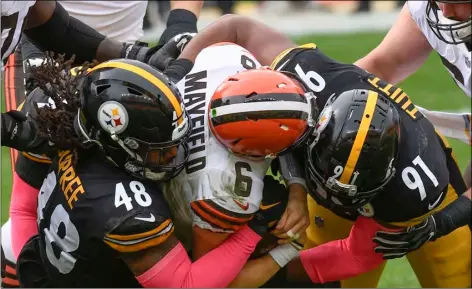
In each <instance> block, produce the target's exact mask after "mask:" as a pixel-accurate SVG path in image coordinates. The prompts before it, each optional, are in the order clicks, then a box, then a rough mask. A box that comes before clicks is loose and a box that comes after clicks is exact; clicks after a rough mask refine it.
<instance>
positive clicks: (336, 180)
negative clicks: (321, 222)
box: [306, 90, 400, 211]
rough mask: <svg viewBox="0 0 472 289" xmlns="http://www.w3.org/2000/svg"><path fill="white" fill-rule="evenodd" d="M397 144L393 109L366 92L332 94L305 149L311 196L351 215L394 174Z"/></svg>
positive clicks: (397, 120)
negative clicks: (349, 212)
mask: <svg viewBox="0 0 472 289" xmlns="http://www.w3.org/2000/svg"><path fill="white" fill-rule="evenodd" d="M399 141H400V117H399V114H398V111H397V108H396V107H395V106H394V105H393V104H392V103H391V102H390V101H389V100H388V99H387V98H386V97H384V96H382V95H380V94H378V93H377V92H374V91H370V90H350V91H346V92H343V93H341V94H338V95H333V96H331V97H330V99H329V100H328V102H327V104H326V105H325V107H324V109H323V111H322V112H321V114H320V117H319V119H318V123H317V125H316V126H315V132H314V134H313V137H311V138H310V139H309V141H308V143H307V146H306V153H307V157H308V160H307V162H306V173H307V176H306V179H307V180H308V185H309V191H310V194H311V195H312V196H313V197H314V199H315V200H316V201H317V202H318V203H319V204H320V205H322V206H324V207H326V208H328V209H332V210H339V209H340V210H342V211H355V210H357V209H358V208H360V207H362V206H363V205H365V204H367V203H368V202H369V201H370V200H371V199H372V198H373V197H375V195H376V194H377V193H379V192H380V191H381V190H382V188H383V187H384V186H385V185H386V184H387V183H388V182H389V181H390V180H391V179H392V177H393V176H394V174H395V160H396V158H397V153H398V144H399Z"/></svg>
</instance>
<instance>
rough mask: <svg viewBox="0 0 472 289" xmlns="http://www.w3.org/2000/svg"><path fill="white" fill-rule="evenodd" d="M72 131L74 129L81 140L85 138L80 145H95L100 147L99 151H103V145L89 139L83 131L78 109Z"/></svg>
mask: <svg viewBox="0 0 472 289" xmlns="http://www.w3.org/2000/svg"><path fill="white" fill-rule="evenodd" d="M74 129H75V132H76V133H78V134H79V135H81V136H82V137H83V138H85V140H84V141H83V142H82V144H84V145H88V144H96V145H98V146H99V147H100V149H102V150H103V145H102V144H101V143H100V142H99V141H98V140H95V139H92V138H90V136H89V134H88V133H87V131H86V130H85V128H84V126H83V124H82V121H81V120H80V108H79V110H78V112H77V115H76V116H75V119H74Z"/></svg>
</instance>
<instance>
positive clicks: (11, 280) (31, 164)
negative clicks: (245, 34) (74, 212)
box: [2, 1, 203, 287]
mask: <svg viewBox="0 0 472 289" xmlns="http://www.w3.org/2000/svg"><path fill="white" fill-rule="evenodd" d="M59 2H60V4H61V5H62V6H64V9H65V10H66V11H67V12H68V13H69V14H70V15H71V16H72V17H75V18H77V19H78V20H80V21H82V22H84V23H86V24H88V25H90V26H91V27H92V28H93V29H95V30H97V32H99V33H102V34H103V35H106V36H107V37H108V38H110V39H112V40H115V41H119V42H125V43H129V44H131V43H135V42H136V41H137V40H138V39H139V38H140V37H141V36H142V34H143V31H142V22H143V17H144V14H145V12H146V8H147V1H128V2H123V1H59ZM26 3H27V2H21V3H17V4H18V5H17V6H12V7H13V8H18V9H20V8H21V7H23V6H22V5H23V4H26ZM202 4H203V1H172V3H171V9H172V11H171V13H170V15H169V18H168V21H167V29H166V30H165V32H164V33H163V35H162V36H161V39H160V42H162V43H165V42H167V41H169V39H170V38H171V37H173V36H175V35H176V34H179V33H186V32H187V33H193V32H196V31H197V28H196V21H197V18H198V16H199V12H200V9H201V6H202ZM6 6H7V7H8V5H6ZM2 7H3V5H2ZM24 7H27V6H24ZM13 8H12V9H13ZM7 12H8V11H7ZM2 13H3V9H2ZM2 15H3V14H2ZM3 19H4V17H3V16H2V20H3ZM5 19H7V18H5ZM44 57H45V54H44V52H43V51H41V50H39V49H38V47H36V46H35V45H33V44H32V43H31V42H30V41H29V40H28V39H27V37H25V36H24V35H23V37H22V39H21V46H18V49H16V50H15V52H14V53H12V54H11V55H10V56H9V57H8V62H7V64H6V66H5V75H6V76H7V77H6V79H5V95H6V97H5V100H6V107H7V111H10V110H16V109H17V107H18V106H19V105H20V104H22V103H23V101H24V100H25V98H26V95H28V94H29V93H30V92H31V91H32V90H33V89H34V88H35V87H36V86H35V83H34V82H33V81H32V80H30V79H25V71H24V69H25V70H26V76H28V71H29V66H30V65H33V66H36V65H40V64H41V62H42V59H43V58H44ZM23 60H24V61H25V66H23V63H24V62H23ZM25 80H26V86H27V87H26V91H25ZM18 110H20V109H18ZM11 158H12V169H13V173H14V174H15V177H14V180H13V192H12V194H11V195H12V203H11V205H10V217H11V220H10V219H9V220H8V221H7V223H6V224H5V225H4V226H3V227H2V236H3V238H4V241H2V250H3V251H2V263H3V264H4V267H2V277H3V278H2V282H3V283H2V287H4V286H8V287H14V286H17V285H18V281H17V280H16V276H15V271H14V270H12V269H13V268H15V263H16V256H17V255H18V254H19V252H20V249H21V247H22V246H23V244H24V243H25V242H26V241H27V240H28V239H29V237H30V236H31V235H33V234H34V233H35V232H36V231H37V229H36V207H35V206H28V204H32V203H31V202H28V201H25V198H33V200H35V199H36V196H37V192H38V190H39V186H40V182H41V179H42V178H44V176H43V174H45V173H46V172H47V169H48V167H49V164H50V160H49V159H48V158H47V157H43V156H41V155H36V154H30V153H20V155H18V152H17V151H16V150H14V149H11ZM17 160H18V162H17ZM15 166H19V169H18V170H17V171H16V172H15ZM18 182H20V184H18ZM33 203H34V202H33ZM30 228H31V230H30ZM11 232H15V234H13V236H11V235H10V233H11ZM12 242H13V244H12ZM4 257H5V258H4ZM3 275H5V276H3Z"/></svg>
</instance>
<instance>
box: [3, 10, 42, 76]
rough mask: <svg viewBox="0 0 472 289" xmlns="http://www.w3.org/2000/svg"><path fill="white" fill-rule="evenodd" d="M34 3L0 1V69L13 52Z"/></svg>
mask: <svg viewBox="0 0 472 289" xmlns="http://www.w3.org/2000/svg"><path fill="white" fill-rule="evenodd" d="M35 2H36V1H1V3H0V4H1V6H2V25H1V26H2V46H1V54H2V67H3V62H4V61H5V60H6V59H7V57H8V56H9V55H10V54H11V53H12V52H13V51H14V50H15V47H16V46H17V45H18V42H19V41H20V37H21V32H22V31H23V27H24V26H25V24H26V16H27V15H28V11H29V9H30V7H31V6H33V5H34V3H35Z"/></svg>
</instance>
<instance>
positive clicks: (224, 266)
mask: <svg viewBox="0 0 472 289" xmlns="http://www.w3.org/2000/svg"><path fill="white" fill-rule="evenodd" d="M260 239H261V237H260V236H259V235H258V234H256V233H255V232H254V231H252V230H251V229H250V228H244V229H242V230H241V231H238V232H236V233H234V234H233V235H232V236H231V237H229V238H228V239H227V240H225V242H223V244H221V245H220V246H219V247H218V248H216V249H214V250H212V251H211V252H209V253H208V254H206V255H205V256H203V257H201V258H200V259H199V260H198V261H196V262H194V263H192V262H191V260H190V258H189V257H188V255H187V252H186V251H185V249H184V248H183V246H182V244H181V243H178V245H177V246H175V247H174V248H173V249H172V250H171V251H169V252H168V253H167V254H166V255H165V256H164V257H163V258H161V259H160V260H159V261H158V262H157V263H156V264H155V265H154V266H152V267H151V268H149V269H148V270H147V271H146V272H144V273H142V274H140V275H139V276H137V277H136V279H137V280H138V281H139V283H140V284H141V285H142V286H143V287H145V288H161V287H167V288H203V287H207V288H224V287H227V286H228V284H229V283H231V281H232V280H234V278H235V277H236V276H237V275H238V273H239V272H240V271H241V269H242V268H243V266H244V264H245V263H246V262H247V260H248V258H249V256H250V255H251V253H252V252H253V251H254V249H255V247H256V245H257V243H258V242H259V241H260ZM135 274H136V273H135Z"/></svg>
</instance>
